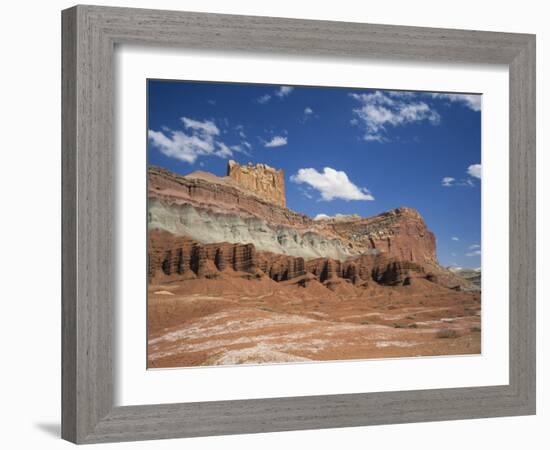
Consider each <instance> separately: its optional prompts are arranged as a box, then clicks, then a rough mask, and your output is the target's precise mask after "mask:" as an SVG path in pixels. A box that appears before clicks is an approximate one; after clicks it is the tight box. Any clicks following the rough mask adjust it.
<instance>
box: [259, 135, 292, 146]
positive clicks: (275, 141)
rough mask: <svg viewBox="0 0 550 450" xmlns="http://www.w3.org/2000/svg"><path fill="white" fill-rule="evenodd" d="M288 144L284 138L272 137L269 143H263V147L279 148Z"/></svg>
mask: <svg viewBox="0 0 550 450" xmlns="http://www.w3.org/2000/svg"><path fill="white" fill-rule="evenodd" d="M287 143H288V138H287V137H285V136H273V137H272V138H271V140H270V141H268V142H266V143H264V146H265V147H281V146H282V145H286V144H287Z"/></svg>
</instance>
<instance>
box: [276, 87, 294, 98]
mask: <svg viewBox="0 0 550 450" xmlns="http://www.w3.org/2000/svg"><path fill="white" fill-rule="evenodd" d="M293 90H294V88H293V87H291V86H281V87H280V88H279V89H277V91H276V92H275V95H276V96H277V97H280V98H283V97H286V96H288V95H290V93H291V92H292V91H293Z"/></svg>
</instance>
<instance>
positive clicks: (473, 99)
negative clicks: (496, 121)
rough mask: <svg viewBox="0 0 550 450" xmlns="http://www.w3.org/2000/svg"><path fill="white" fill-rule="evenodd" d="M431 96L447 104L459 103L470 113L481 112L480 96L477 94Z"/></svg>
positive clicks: (435, 94)
mask: <svg viewBox="0 0 550 450" xmlns="http://www.w3.org/2000/svg"><path fill="white" fill-rule="evenodd" d="M431 96H432V98H439V99H443V100H448V101H449V102H456V103H461V104H463V105H464V106H466V107H467V108H470V109H471V110H472V111H481V95H478V94H440V93H436V92H434V93H432V94H431Z"/></svg>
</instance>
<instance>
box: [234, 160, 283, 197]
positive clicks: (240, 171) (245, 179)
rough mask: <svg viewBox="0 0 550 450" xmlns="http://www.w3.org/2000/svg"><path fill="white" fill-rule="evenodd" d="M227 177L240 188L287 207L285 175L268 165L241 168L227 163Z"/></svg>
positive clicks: (235, 164)
mask: <svg viewBox="0 0 550 450" xmlns="http://www.w3.org/2000/svg"><path fill="white" fill-rule="evenodd" d="M227 176H228V177H229V178H231V179H233V180H235V181H236V182H237V183H238V184H239V185H240V186H242V187H244V188H246V189H248V190H250V191H252V192H254V193H255V194H257V195H258V196H259V197H261V198H263V199H264V200H267V201H269V202H271V203H273V204H275V205H277V206H281V207H283V208H285V207H286V195H285V174H284V172H283V171H282V170H276V169H274V168H272V167H269V166H268V165H266V164H256V165H255V166H253V165H252V164H250V163H249V164H247V165H245V166H241V165H239V164H237V163H236V162H235V161H233V160H230V161H229V162H228V163H227Z"/></svg>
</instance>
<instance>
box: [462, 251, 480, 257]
mask: <svg viewBox="0 0 550 450" xmlns="http://www.w3.org/2000/svg"><path fill="white" fill-rule="evenodd" d="M479 255H481V250H474V251H473V252H468V253H466V256H479Z"/></svg>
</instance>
